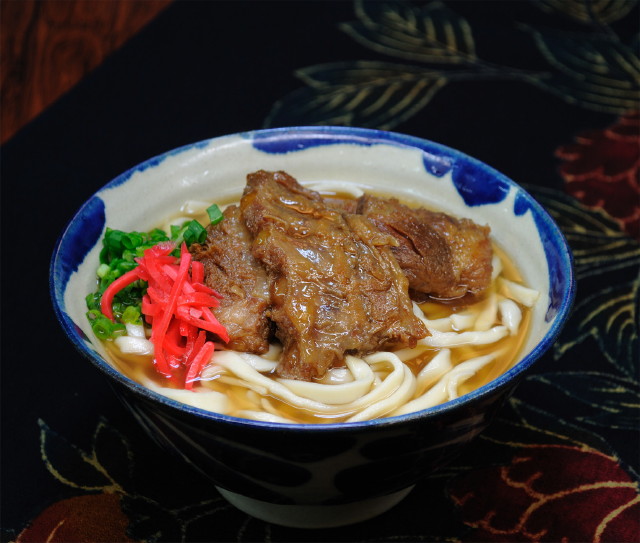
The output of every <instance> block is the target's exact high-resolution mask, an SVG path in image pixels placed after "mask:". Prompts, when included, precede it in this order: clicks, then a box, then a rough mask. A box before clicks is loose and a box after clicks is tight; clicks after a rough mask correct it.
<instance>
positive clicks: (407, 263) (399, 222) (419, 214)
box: [357, 195, 493, 298]
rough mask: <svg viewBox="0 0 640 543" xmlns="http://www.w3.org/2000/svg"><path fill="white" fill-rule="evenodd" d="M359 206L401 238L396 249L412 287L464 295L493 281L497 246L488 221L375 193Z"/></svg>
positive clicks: (443, 295) (444, 294) (434, 293)
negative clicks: (482, 223)
mask: <svg viewBox="0 0 640 543" xmlns="http://www.w3.org/2000/svg"><path fill="white" fill-rule="evenodd" d="M357 211H358V213H360V214H362V215H364V216H365V217H367V218H369V219H370V220H371V221H372V222H373V223H374V224H375V225H376V226H377V227H378V228H379V229H380V231H382V232H385V233H387V234H390V235H392V236H393V237H394V238H395V239H396V240H397V242H398V244H397V246H396V247H394V248H393V249H392V250H393V254H394V255H395V257H396V258H397V259H398V262H399V264H400V267H401V268H402V271H403V272H404V273H405V274H406V276H407V278H408V279H409V286H410V288H411V290H412V291H414V292H418V293H423V294H429V295H432V296H436V297H439V298H458V297H460V296H464V295H465V294H467V293H471V294H474V295H475V294H479V293H481V292H482V291H483V290H485V289H486V288H487V287H488V286H489V283H490V282H491V270H492V266H491V260H492V258H493V250H492V247H491V241H490V240H489V227H488V226H480V225H478V224H476V223H474V222H473V221H471V220H469V219H456V218H454V217H451V216H450V215H447V214H445V213H438V212H434V211H430V210H428V209H424V208H410V207H408V206H406V205H404V204H402V203H400V202H399V201H398V200H396V199H394V198H378V197H376V196H371V195H364V196H362V197H361V198H360V199H359V202H358V208H357Z"/></svg>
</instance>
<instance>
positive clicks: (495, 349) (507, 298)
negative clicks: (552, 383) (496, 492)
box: [107, 185, 538, 423]
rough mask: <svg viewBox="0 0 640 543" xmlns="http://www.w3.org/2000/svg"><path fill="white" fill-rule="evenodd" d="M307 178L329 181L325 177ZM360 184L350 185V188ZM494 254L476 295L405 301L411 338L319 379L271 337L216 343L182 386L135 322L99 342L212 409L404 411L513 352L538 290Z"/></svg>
mask: <svg viewBox="0 0 640 543" xmlns="http://www.w3.org/2000/svg"><path fill="white" fill-rule="evenodd" d="M312 188H313V189H315V190H322V191H324V192H325V193H327V192H331V191H333V190H336V187H332V186H327V185H325V186H313V187H312ZM340 190H341V191H343V192H344V188H343V187H340ZM360 194H361V192H360V191H359V189H355V191H354V192H353V193H352V194H351V196H353V197H357V196H359V195H360ZM209 205H210V202H196V201H190V202H187V203H186V204H185V205H183V206H182V208H181V216H180V217H178V218H176V219H173V220H172V221H171V224H180V223H182V222H184V221H186V220H191V219H193V218H194V217H196V218H197V217H199V216H200V214H201V213H202V212H203V211H204V209H206V207H207V206H209ZM166 226H167V229H168V227H169V225H166ZM492 264H493V272H492V273H493V274H492V283H491V286H490V288H489V289H488V290H487V292H486V293H485V295H484V296H483V297H482V299H480V300H479V301H476V302H475V303H473V304H471V305H461V306H459V307H458V306H456V305H455V302H453V303H451V302H449V303H440V302H438V301H435V300H430V301H429V302H427V303H423V304H420V305H418V304H416V303H414V304H413V309H414V313H415V315H416V316H417V317H418V318H419V319H421V320H422V321H423V322H424V324H425V326H426V327H427V329H428V330H429V332H430V335H428V336H427V337H425V338H423V339H421V340H419V341H418V344H417V345H416V347H415V348H412V349H402V350H398V351H395V352H376V353H372V354H368V355H366V356H362V357H356V356H349V355H348V356H346V359H345V364H344V365H343V366H339V367H334V368H331V369H330V370H329V371H328V372H327V374H326V375H325V376H324V377H323V378H322V380H320V381H315V382H307V381H299V380H293V379H282V378H278V377H277V376H276V375H275V368H276V366H277V364H278V360H279V356H280V353H281V347H280V346H279V345H278V344H277V343H274V344H272V345H271V347H270V349H269V351H268V352H267V353H266V354H265V355H260V356H258V355H254V354H249V353H240V352H234V351H229V350H225V348H224V345H219V346H217V348H216V351H215V353H214V354H213V356H212V358H211V361H210V362H209V364H208V365H207V366H206V368H205V369H204V371H203V372H202V375H201V378H200V380H199V381H198V382H197V383H196V385H195V386H194V388H193V390H192V391H191V390H181V389H176V388H170V387H169V386H167V384H166V383H165V382H164V380H163V378H162V376H159V375H158V374H157V373H156V372H155V371H154V370H153V364H152V363H151V360H152V358H153V344H151V342H150V341H149V340H148V339H147V338H148V334H149V331H148V330H145V328H144V327H143V326H138V325H127V334H126V335H124V336H122V337H119V338H117V339H116V340H115V341H113V342H107V345H108V349H109V351H110V353H111V354H112V357H113V360H114V362H115V364H116V366H117V367H118V368H119V369H120V370H121V371H122V372H123V373H125V374H126V375H127V376H128V377H130V378H131V379H133V380H135V381H137V382H139V383H141V384H142V385H144V386H146V387H148V388H149V389H151V390H154V391H156V392H158V393H159V394H162V395H164V396H167V397H169V398H172V399H174V400H177V401H179V402H182V403H185V404H189V405H191V406H195V407H199V408H202V409H205V410H208V411H212V412H216V413H221V414H225V415H230V416H234V417H241V418H249V419H255V420H260V421H268V422H276V423H279V422H282V423H330V422H343V421H345V422H358V421H366V420H370V419H375V418H380V417H390V416H396V415H402V414H406V413H411V412H415V411H419V410H422V409H426V408H429V407H432V406H435V405H439V404H442V403H445V402H448V401H450V400H453V399H455V398H457V397H459V396H462V395H464V394H466V393H468V392H470V391H472V390H474V389H477V388H478V387H480V386H482V385H484V384H486V383H488V382H490V381H491V380H493V379H495V378H496V377H498V376H499V375H500V374H502V373H503V372H505V371H506V370H508V369H509V368H510V367H511V366H512V365H513V364H514V363H515V362H516V360H517V357H518V353H519V351H520V348H521V346H522V344H523V342H524V340H525V336H526V330H527V327H528V321H529V308H531V307H532V306H533V305H534V304H535V303H536V300H537V298H538V293H537V292H536V291H534V290H532V289H530V288H528V287H527V286H525V285H524V284H523V282H522V279H521V277H520V276H519V274H518V272H517V270H516V269H515V267H514V266H513V264H512V263H511V262H510V260H509V259H508V258H507V256H506V255H505V253H504V252H503V251H502V250H500V248H499V247H496V246H495V245H494V257H493V263H492Z"/></svg>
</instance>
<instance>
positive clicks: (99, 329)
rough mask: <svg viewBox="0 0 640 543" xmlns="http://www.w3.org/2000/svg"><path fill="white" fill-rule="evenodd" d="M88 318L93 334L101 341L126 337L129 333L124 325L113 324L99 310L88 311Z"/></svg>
mask: <svg viewBox="0 0 640 543" xmlns="http://www.w3.org/2000/svg"><path fill="white" fill-rule="evenodd" d="M87 318H88V319H89V323H90V324H91V329H92V330H93V333H94V334H95V335H96V336H97V337H99V338H100V339H112V338H114V337H118V336H122V335H124V334H125V333H126V331H127V329H126V327H125V325H124V324H122V323H119V322H112V321H111V319H109V318H107V317H105V316H104V315H103V314H102V313H101V312H100V311H99V310H97V309H93V310H91V311H88V312H87Z"/></svg>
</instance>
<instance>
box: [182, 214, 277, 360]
mask: <svg viewBox="0 0 640 543" xmlns="http://www.w3.org/2000/svg"><path fill="white" fill-rule="evenodd" d="M223 215H224V219H223V220H222V221H221V222H220V223H218V224H216V225H211V226H209V227H208V228H207V239H206V241H205V242H204V243H203V244H202V245H198V244H193V245H192V246H191V249H190V250H191V253H192V254H193V258H194V259H195V260H199V261H201V262H202V263H203V265H204V270H205V282H206V284H207V285H208V286H209V287H211V288H213V289H214V290H216V291H218V292H219V293H220V294H221V295H222V299H221V301H220V307H217V308H216V309H214V310H213V312H214V314H215V315H216V317H217V318H218V320H219V321H220V323H221V324H222V325H223V326H224V327H225V328H226V329H227V332H228V333H229V343H228V344H227V347H229V348H230V349H233V350H236V351H242V352H251V353H256V354H262V353H265V352H267V350H268V349H269V337H270V335H271V322H270V321H269V318H268V310H269V306H270V304H271V300H270V294H269V286H268V280H267V274H266V272H265V270H264V268H263V266H262V264H260V263H259V262H258V261H257V260H256V259H255V258H254V257H253V255H252V254H251V247H252V238H251V235H250V234H249V231H248V230H247V228H246V226H245V225H244V222H243V220H242V217H241V215H240V208H239V207H238V206H235V205H234V206H229V207H227V208H226V209H225V210H224V213H223Z"/></svg>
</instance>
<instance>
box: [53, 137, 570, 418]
mask: <svg viewBox="0 0 640 543" xmlns="http://www.w3.org/2000/svg"><path fill="white" fill-rule="evenodd" d="M259 169H265V170H285V171H287V172H288V173H289V174H291V175H292V176H294V177H295V178H296V179H298V180H299V181H300V182H301V183H303V184H312V183H314V182H319V181H335V182H339V183H340V184H345V185H347V184H356V185H359V186H363V187H365V188H370V189H372V190H375V191H379V192H387V193H388V192H391V191H393V192H394V193H396V194H398V195H399V196H400V197H401V198H404V199H407V200H410V201H414V202H416V203H420V204H423V205H426V206H429V207H433V208H436V209H438V210H441V211H444V212H447V213H450V214H453V215H456V216H460V217H469V218H471V219H473V220H474V221H476V222H478V223H480V224H488V225H489V226H490V227H491V232H492V236H493V238H494V239H495V240H496V241H497V243H498V244H499V245H500V246H501V247H502V248H503V249H505V250H506V252H507V254H508V255H509V256H510V258H511V259H512V260H513V261H514V262H515V264H516V266H517V267H518V269H519V270H520V272H521V273H522V274H523V276H524V279H525V282H526V283H527V284H528V285H529V286H530V287H531V288H534V289H536V290H538V291H539V292H540V299H539V302H538V303H537V305H536V306H535V308H534V310H533V314H532V319H531V323H532V324H531V330H530V332H529V335H528V339H527V341H526V344H525V346H524V348H523V351H522V353H521V361H520V362H519V363H518V364H517V365H516V366H514V367H513V368H512V369H511V370H510V371H509V372H507V373H506V374H504V375H503V376H501V377H500V378H498V379H496V381H494V382H492V383H490V384H488V385H486V386H485V387H483V389H484V388H487V387H488V388H492V387H496V386H502V385H503V384H504V383H506V382H508V381H509V380H511V379H513V378H514V377H515V376H516V375H518V374H519V373H521V372H522V371H524V370H525V369H526V368H527V367H529V366H530V365H531V364H532V363H533V362H534V361H535V359H537V358H538V357H539V355H540V354H541V353H542V352H544V351H545V350H546V349H547V348H548V347H549V346H550V345H551V344H552V342H553V340H554V339H555V336H556V335H557V333H558V331H559V329H560V327H561V325H562V323H563V321H564V320H565V318H566V316H567V313H568V311H569V307H570V305H571V302H572V298H573V289H574V286H573V285H574V281H573V275H572V262H571V254H570V252H569V250H568V248H567V245H566V241H565V240H564V238H563V236H562V234H561V233H560V231H559V230H558V228H557V226H556V225H555V223H554V222H553V221H552V219H551V218H550V217H549V215H548V214H547V213H546V212H545V211H544V210H543V209H542V208H541V207H540V206H539V205H538V204H537V203H536V202H535V200H533V198H532V197H531V196H530V195H528V194H527V193H526V192H525V191H524V190H523V189H522V188H521V187H519V186H518V185H517V184H515V183H514V182H513V181H511V180H509V179H508V178H506V177H505V176H503V175H502V174H500V173H498V172H496V171H495V170H493V169H492V168H490V167H489V166H486V165H484V164H482V163H481V162H479V161H476V160H475V159H473V158H470V157H468V156H466V155H464V154H462V153H460V152H457V151H455V150H452V149H449V148H447V147H444V146H441V145H438V144H435V143H432V142H428V141H425V140H421V139H417V138H413V137H410V136H404V135H400V134H396V133H390V132H381V131H375V130H366V129H355V128H337V127H328V128H327V127H325V128H318V127H309V128H291V129H290V128H285V129H274V130H264V131H256V132H250V133H244V134H238V135H232V136H225V137H220V138H214V139H211V140H207V141H204V142H200V143H197V144H193V145H188V146H185V147H182V148H180V149H176V150H173V151H170V152H168V153H166V154H164V155H161V156H159V157H155V158H153V159H150V160H148V161H146V162H144V163H142V164H140V165H138V166H136V167H134V168H132V169H131V170H129V171H128V172H126V173H124V174H122V175H121V176H119V177H118V178H116V179H114V180H113V181H112V182H110V183H109V184H107V185H106V186H105V187H103V188H102V189H101V190H100V191H98V192H97V193H96V194H95V195H94V196H93V197H92V198H91V199H90V200H88V201H87V202H86V203H85V205H84V206H83V207H82V208H81V209H80V210H79V212H78V213H77V214H76V215H75V216H74V217H73V219H72V220H71V221H70V223H69V224H68V226H67V228H66V229H65V231H64V232H63V234H62V236H61V238H60V240H59V242H58V245H57V247H56V250H55V253H54V256H53V260H52V265H51V274H50V283H51V291H52V298H53V303H54V308H55V310H56V313H57V316H58V318H59V320H60V322H61V323H62V325H63V328H64V329H65V331H66V333H67V335H68V336H69V337H70V338H71V340H72V341H73V342H74V344H75V345H76V347H77V348H78V349H79V350H80V351H81V352H82V353H83V354H85V355H86V356H87V357H89V358H90V359H91V360H92V361H93V362H94V363H96V364H97V365H98V366H99V367H101V369H102V370H104V371H106V372H107V373H108V374H110V375H111V376H112V377H113V378H115V379H118V380H120V381H127V385H128V386H130V387H132V388H133V389H135V390H138V392H141V393H144V394H147V395H149V394H151V395H154V393H150V392H148V391H146V390H144V391H143V390H142V389H143V387H142V386H141V385H137V384H135V383H133V382H128V381H129V380H128V379H127V378H126V377H124V376H122V375H121V374H120V373H119V372H118V371H116V370H115V369H113V368H112V367H111V366H110V365H108V363H107V362H105V359H107V360H108V356H107V354H106V352H105V349H104V347H103V346H102V344H101V343H100V341H99V340H97V339H96V338H95V337H94V335H93V333H92V331H91V327H90V326H89V324H88V322H87V319H86V317H85V313H86V306H85V301H84V298H85V296H86V294H88V293H89V292H91V291H93V290H94V289H95V271H96V267H97V262H98V255H99V252H100V249H101V239H102V235H103V233H104V229H105V227H106V226H107V225H108V226H109V227H111V228H115V229H121V230H148V229H151V228H153V227H155V226H158V224H160V223H162V222H163V221H164V220H165V219H166V218H167V217H169V216H171V215H174V214H176V213H177V212H178V210H179V208H180V206H181V205H182V203H183V202H185V201H187V200H204V201H212V202H216V201H218V202H219V201H228V200H229V199H231V198H237V197H239V196H240V194H241V192H242V189H243V187H244V185H245V183H246V175H247V174H248V173H250V172H252V171H255V170H259ZM482 392H483V391H482V389H479V390H478V391H476V392H474V393H471V394H469V395H467V396H473V395H477V394H482ZM156 396H158V395H156ZM158 400H159V401H163V402H169V403H172V404H175V406H176V407H178V408H180V409H187V407H185V406H181V405H180V404H178V403H177V402H173V401H172V400H168V399H166V398H160V397H158ZM465 400H466V396H465V397H463V398H462V399H461V400H455V401H454V402H453V403H455V402H457V401H465ZM449 403H452V402H449ZM188 409H190V410H194V409H195V408H188ZM196 411H198V410H196ZM207 416H214V415H211V414H208V415H207Z"/></svg>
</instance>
